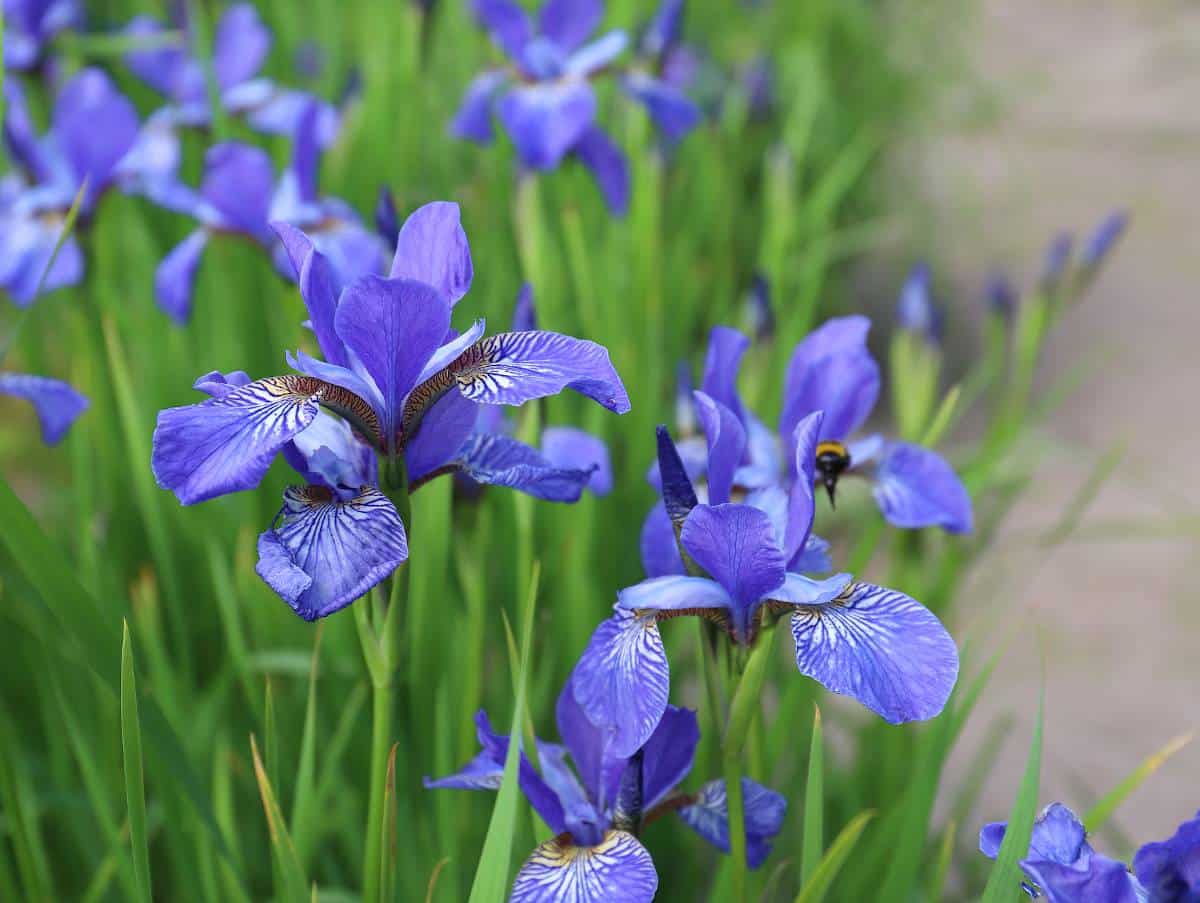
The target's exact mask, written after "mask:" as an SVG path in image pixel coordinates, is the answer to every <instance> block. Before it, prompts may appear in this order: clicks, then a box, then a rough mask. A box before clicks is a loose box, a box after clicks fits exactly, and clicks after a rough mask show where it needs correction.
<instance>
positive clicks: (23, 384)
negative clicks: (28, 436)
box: [0, 373, 88, 445]
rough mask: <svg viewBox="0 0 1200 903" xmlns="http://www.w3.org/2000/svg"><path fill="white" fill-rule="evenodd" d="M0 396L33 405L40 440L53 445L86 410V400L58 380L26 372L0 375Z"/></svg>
mask: <svg viewBox="0 0 1200 903" xmlns="http://www.w3.org/2000/svg"><path fill="white" fill-rule="evenodd" d="M0 395H11V396H12V397H14V398H22V399H24V400H25V401H28V402H29V403H30V404H32V405H33V409H34V411H35V412H36V413H37V418H38V422H39V423H40V424H41V427H42V441H43V442H45V443H46V444H47V445H55V444H57V443H58V442H60V441H61V440H62V438H63V437H64V436H65V435H66V434H67V430H69V429H70V428H71V424H73V423H74V422H75V420H76V419H77V418H78V417H79V415H80V414H82V413H83V412H84V411H86V410H87V408H88V400H87V398H85V397H84V396H83V395H81V394H79V392H77V391H75V390H74V389H73V388H71V386H69V385H67V384H66V383H65V382H63V381H62V380H58V379H50V378H49V377H45V376H30V375H29V374H26V373H0Z"/></svg>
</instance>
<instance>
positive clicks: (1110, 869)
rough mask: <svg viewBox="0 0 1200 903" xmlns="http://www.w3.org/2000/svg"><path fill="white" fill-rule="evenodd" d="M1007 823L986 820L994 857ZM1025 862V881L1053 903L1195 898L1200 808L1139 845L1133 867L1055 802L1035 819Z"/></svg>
mask: <svg viewBox="0 0 1200 903" xmlns="http://www.w3.org/2000/svg"><path fill="white" fill-rule="evenodd" d="M1006 829H1007V825H1006V824H1005V823H1004V822H995V823H993V824H989V825H985V826H984V827H983V829H982V830H981V831H980V832H979V849H980V852H982V853H983V854H984V855H985V856H987V857H988V858H989V859H995V858H996V856H997V855H998V854H999V852H1000V845H1001V844H1002V843H1003V842H1004V834H1005V831H1006ZM1020 864H1021V870H1022V871H1023V872H1024V873H1025V879H1026V880H1025V881H1023V882H1022V884H1021V887H1022V888H1023V889H1024V891H1025V892H1026V893H1027V894H1028V895H1029V896H1030V897H1031V898H1033V899H1043V898H1044V899H1045V900H1047V901H1048V903H1077V901H1078V903H1082V901H1095V903H1191V901H1195V900H1200V813H1197V814H1196V817H1195V818H1193V819H1190V820H1189V821H1185V822H1184V823H1183V824H1181V825H1180V826H1179V827H1178V828H1177V829H1176V831H1175V833H1174V834H1173V835H1172V836H1171V837H1169V838H1167V839H1166V840H1164V841H1156V842H1153V843H1147V844H1144V845H1143V846H1142V847H1141V848H1139V849H1138V851H1137V852H1136V853H1135V854H1134V856H1133V869H1132V871H1131V870H1130V869H1129V868H1128V867H1127V866H1126V865H1125V863H1123V862H1120V861H1118V860H1116V859H1111V858H1109V857H1108V856H1105V855H1103V854H1102V853H1098V852H1096V850H1094V849H1093V848H1092V845H1091V844H1090V843H1089V842H1088V838H1087V831H1086V829H1085V828H1084V826H1083V823H1082V822H1081V821H1080V820H1079V817H1078V816H1077V815H1075V813H1074V812H1072V811H1071V810H1070V809H1068V808H1067V807H1066V806H1064V805H1063V804H1062V803H1053V804H1051V805H1049V806H1047V807H1046V808H1045V809H1044V810H1042V812H1041V814H1039V815H1038V817H1037V819H1036V820H1035V821H1034V825H1033V833H1032V835H1031V836H1030V838H1029V849H1028V851H1027V852H1026V854H1025V855H1024V856H1023V857H1022V858H1021V861H1020Z"/></svg>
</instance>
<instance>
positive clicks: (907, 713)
mask: <svg viewBox="0 0 1200 903" xmlns="http://www.w3.org/2000/svg"><path fill="white" fill-rule="evenodd" d="M791 627H792V636H793V637H794V638H795V641H796V665H797V666H798V667H799V669H800V672H801V673H802V674H806V675H808V676H809V677H811V678H813V679H815V680H817V681H818V682H820V683H821V684H822V685H824V686H825V687H826V689H829V690H831V691H833V692H834V693H844V694H846V695H848V696H853V697H854V698H855V699H857V700H858V701H859V702H861V703H862V704H863V705H865V706H866V707H867V708H869V709H870V710H871V711H873V712H875V713H876V714H878V715H879V716H880V717H882V718H883V719H884V720H885V721H889V722H891V723H893V724H899V723H901V722H904V721H916V720H924V719H927V718H932V717H934V716H935V715H937V714H938V713H939V712H941V710H942V709H943V707H944V706H945V705H946V700H947V699H948V698H949V696H950V691H951V690H953V689H954V683H955V681H956V680H957V678H958V650H957V649H956V648H955V645H954V640H953V639H951V637H950V634H949V633H947V632H946V628H945V627H943V626H942V622H941V621H939V620H938V619H937V617H936V616H935V615H934V614H933V613H932V612H931V611H929V609H927V608H925V607H924V606H923V605H921V604H920V603H919V602H917V601H916V600H914V599H911V598H909V597H908V596H906V595H904V594H903V593H900V592H897V591H896V590H891V589H886V588H884V587H881V586H874V585H872V584H869V583H857V584H852V585H850V586H849V587H848V589H847V591H846V592H845V593H843V594H842V595H841V596H839V597H838V598H837V599H835V600H833V601H832V602H828V603H825V604H815V605H805V606H802V607H800V608H798V609H797V610H796V612H795V613H794V614H793V615H792V618H791Z"/></svg>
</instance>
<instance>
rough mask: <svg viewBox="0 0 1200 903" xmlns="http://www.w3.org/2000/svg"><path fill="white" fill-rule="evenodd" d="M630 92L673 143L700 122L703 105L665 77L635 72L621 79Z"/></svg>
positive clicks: (664, 135)
mask: <svg viewBox="0 0 1200 903" xmlns="http://www.w3.org/2000/svg"><path fill="white" fill-rule="evenodd" d="M621 84H622V86H623V87H624V88H625V90H626V91H627V92H629V94H630V95H631V96H632V97H633V98H634V99H635V100H637V101H638V102H639V103H640V104H641V105H642V106H644V107H645V108H646V112H647V113H649V114H650V119H651V120H652V121H653V122H654V124H655V125H656V126H657V127H658V130H659V131H660V132H662V133H663V137H665V138H666V140H667V141H668V142H670V143H673V142H676V141H679V140H680V139H682V138H683V137H684V136H685V135H687V133H688V132H690V131H691V130H692V129H694V128H695V127H696V125H697V124H698V123H699V122H700V108H699V107H698V106H696V104H695V103H694V102H693V101H692V99H691V98H690V97H688V96H687V95H686V94H684V93H683V92H682V91H680V90H679V89H678V88H675V87H673V86H671V85H669V84H667V83H666V82H664V81H662V80H661V79H657V78H654V77H652V76H650V75H646V74H645V73H644V72H633V73H630V74H629V75H627V76H625V78H624V79H622V82H621Z"/></svg>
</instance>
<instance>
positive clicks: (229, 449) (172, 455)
mask: <svg viewBox="0 0 1200 903" xmlns="http://www.w3.org/2000/svg"><path fill="white" fill-rule="evenodd" d="M328 388H330V387H329V386H327V385H326V384H324V383H322V382H320V381H319V380H315V379H312V378H311V377H304V376H274V377H271V378H269V379H260V380H257V381H255V382H252V383H250V384H249V385H246V386H243V387H242V388H240V389H237V390H236V391H233V392H230V393H229V394H227V395H225V396H223V397H221V398H210V399H209V400H208V401H204V402H201V403H200V404H192V405H185V406H184V407H179V408H168V409H167V410H165V411H160V412H159V415H158V424H157V426H155V428H154V451H153V455H152V457H151V466H152V467H153V469H154V478H155V479H156V480H157V481H158V485H159V486H161V487H163V488H164V489H170V490H171V491H172V492H174V493H175V495H176V496H178V498H179V501H180V502H182V503H183V504H185V505H193V504H195V503H196V502H202V501H204V500H205V499H211V498H215V497H217V496H219V495H225V494H226V493H229V492H237V491H239V490H241V489H251V488H253V487H255V486H257V485H258V484H259V482H260V481H261V480H262V478H263V476H264V475H265V474H266V472H267V469H268V468H269V467H270V466H271V462H272V461H273V460H275V455H276V454H278V453H279V450H280V449H281V448H283V446H284V445H285V444H286V443H288V442H290V441H291V440H292V439H293V438H294V437H295V436H296V435H297V434H298V433H299V432H300V431H301V430H303V429H304V428H305V427H307V426H308V425H309V424H310V423H312V421H313V418H314V417H316V416H317V410H318V403H319V401H320V399H321V397H322V395H323V393H324V392H325V390H327V389H328Z"/></svg>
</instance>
